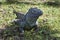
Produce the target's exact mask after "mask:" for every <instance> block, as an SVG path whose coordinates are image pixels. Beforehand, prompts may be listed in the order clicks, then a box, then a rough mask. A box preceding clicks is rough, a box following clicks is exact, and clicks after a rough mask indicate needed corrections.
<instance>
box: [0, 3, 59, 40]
mask: <svg viewBox="0 0 60 40" xmlns="http://www.w3.org/2000/svg"><path fill="white" fill-rule="evenodd" d="M9 6H13V7H14V8H15V10H16V11H18V12H19V11H20V12H23V13H26V12H27V11H28V9H29V8H31V7H37V8H39V9H41V10H42V11H43V15H42V16H40V17H39V19H38V22H39V26H40V31H39V32H38V33H36V34H35V35H33V34H31V32H32V31H30V32H27V31H25V40H52V39H55V38H57V40H59V39H60V24H59V23H60V7H58V6H49V5H44V4H38V5H32V4H24V3H20V4H18V3H15V4H14V3H12V4H7V3H3V4H2V5H1V6H0V8H1V9H4V10H5V11H6V13H5V14H4V13H3V12H0V27H1V28H2V26H5V25H10V22H11V21H12V20H13V19H15V18H16V15H15V14H13V9H12V8H11V7H9ZM5 32H6V31H5ZM8 32H10V31H8ZM10 40H12V39H10Z"/></svg>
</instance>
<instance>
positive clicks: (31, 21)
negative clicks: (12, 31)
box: [14, 8, 43, 32]
mask: <svg viewBox="0 0 60 40" xmlns="http://www.w3.org/2000/svg"><path fill="white" fill-rule="evenodd" d="M42 14H43V12H42V11H41V10H40V9H37V8H30V9H29V11H28V12H27V13H26V15H24V17H23V18H22V19H19V20H17V21H14V22H15V24H17V25H18V26H19V27H20V28H19V30H20V32H22V31H23V30H24V29H26V30H27V29H28V30H31V29H32V28H37V24H36V22H37V19H38V17H39V16H41V15H42Z"/></svg>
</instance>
